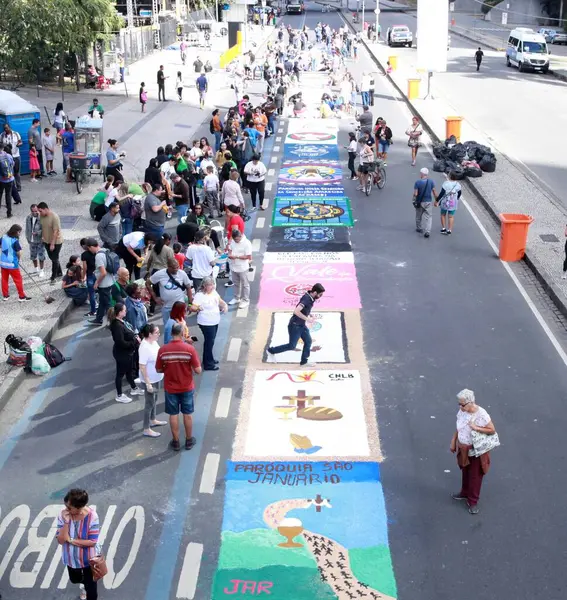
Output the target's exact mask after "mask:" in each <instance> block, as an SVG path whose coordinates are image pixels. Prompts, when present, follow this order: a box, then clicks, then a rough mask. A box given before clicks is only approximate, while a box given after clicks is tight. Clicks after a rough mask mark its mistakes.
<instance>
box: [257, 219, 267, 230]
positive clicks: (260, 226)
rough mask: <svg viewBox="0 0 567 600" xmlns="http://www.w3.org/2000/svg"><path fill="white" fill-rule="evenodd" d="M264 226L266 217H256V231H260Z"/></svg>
mask: <svg viewBox="0 0 567 600" xmlns="http://www.w3.org/2000/svg"><path fill="white" fill-rule="evenodd" d="M265 224H266V217H258V218H257V219H256V227H257V228H258V229H262V227H264V225H265Z"/></svg>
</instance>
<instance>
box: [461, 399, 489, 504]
mask: <svg viewBox="0 0 567 600" xmlns="http://www.w3.org/2000/svg"><path fill="white" fill-rule="evenodd" d="M457 400H458V402H459V412H458V413H457V431H455V433H454V434H453V438H452V439H451V446H450V449H451V452H453V453H455V452H456V453H457V464H458V465H459V468H460V469H461V474H462V478H463V481H462V485H461V491H460V492H459V493H458V494H453V499H454V500H466V502H467V506H468V508H469V513H470V514H471V515H476V514H478V512H479V508H478V499H479V496H480V488H481V486H482V478H483V477H484V476H485V475H486V473H488V469H489V468H490V452H485V453H484V454H481V455H480V456H469V450H470V449H471V448H472V447H473V441H472V432H473V431H478V432H479V433H484V434H486V435H494V434H495V433H496V430H495V429H494V425H493V424H492V421H491V419H490V415H489V414H488V413H487V412H486V411H485V410H484V408H482V407H480V406H478V405H477V404H476V402H475V397H474V392H473V391H472V390H467V389H464V390H462V391H460V392H459V393H458V394H457Z"/></svg>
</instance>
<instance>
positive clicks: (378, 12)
mask: <svg viewBox="0 0 567 600" xmlns="http://www.w3.org/2000/svg"><path fill="white" fill-rule="evenodd" d="M374 12H375V13H376V43H378V32H379V31H380V9H379V8H378V3H376V10H375V11H374Z"/></svg>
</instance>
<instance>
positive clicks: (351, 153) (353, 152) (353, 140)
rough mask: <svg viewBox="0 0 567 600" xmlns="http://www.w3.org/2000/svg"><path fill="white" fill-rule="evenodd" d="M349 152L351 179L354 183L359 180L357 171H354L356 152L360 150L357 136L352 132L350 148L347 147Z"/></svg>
mask: <svg viewBox="0 0 567 600" xmlns="http://www.w3.org/2000/svg"><path fill="white" fill-rule="evenodd" d="M345 148H346V149H347V150H348V168H349V169H350V178H351V179H352V180H353V181H354V180H355V179H358V177H357V176H356V171H355V170H354V159H355V158H356V150H357V148H358V146H357V143H356V135H355V134H354V133H353V132H352V131H351V132H350V133H349V134H348V146H345Z"/></svg>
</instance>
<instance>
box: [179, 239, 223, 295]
mask: <svg viewBox="0 0 567 600" xmlns="http://www.w3.org/2000/svg"><path fill="white" fill-rule="evenodd" d="M185 256H187V258H188V259H189V260H190V261H191V264H192V267H191V279H193V287H194V289H195V291H197V290H198V289H199V288H200V287H201V283H202V281H203V279H204V278H205V277H210V276H211V275H212V274H213V267H214V265H215V262H216V260H215V253H214V252H213V251H212V249H211V248H210V246H209V245H208V244H207V234H206V233H205V231H204V230H202V229H199V231H197V232H196V233H195V243H193V244H190V245H189V247H188V248H187V252H186V254H185Z"/></svg>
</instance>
